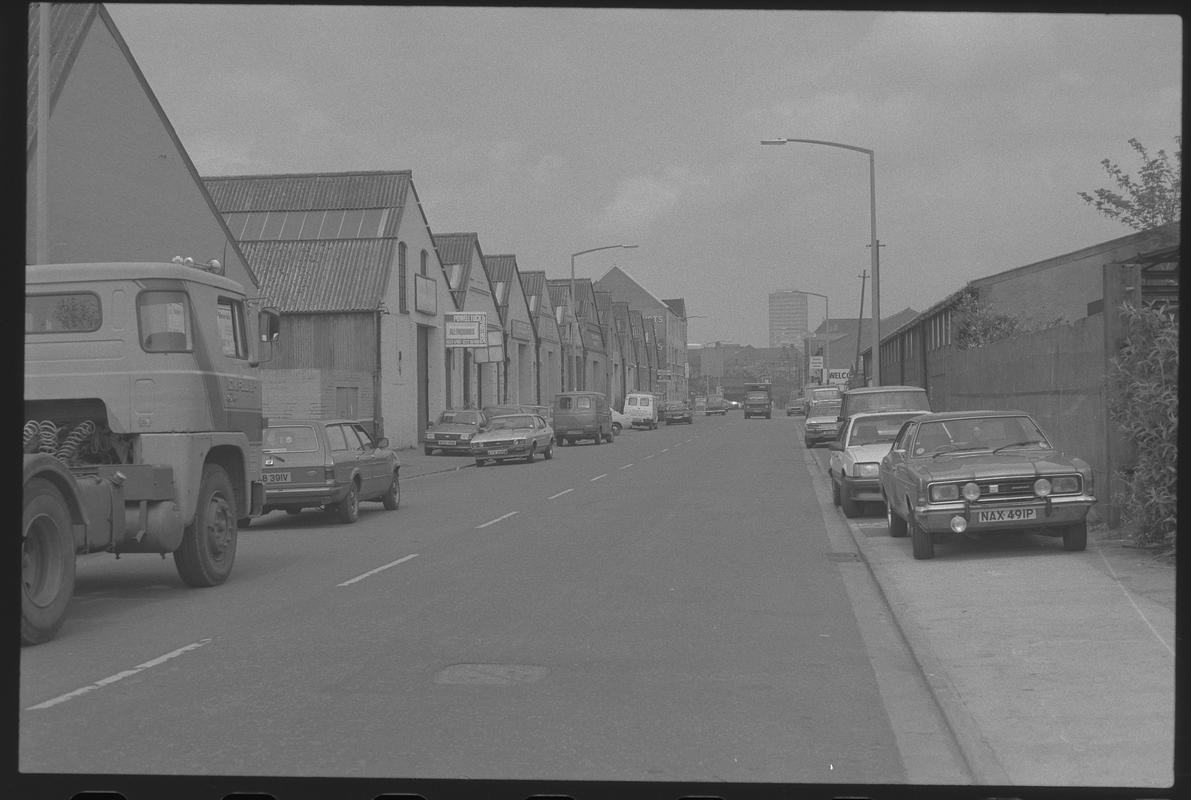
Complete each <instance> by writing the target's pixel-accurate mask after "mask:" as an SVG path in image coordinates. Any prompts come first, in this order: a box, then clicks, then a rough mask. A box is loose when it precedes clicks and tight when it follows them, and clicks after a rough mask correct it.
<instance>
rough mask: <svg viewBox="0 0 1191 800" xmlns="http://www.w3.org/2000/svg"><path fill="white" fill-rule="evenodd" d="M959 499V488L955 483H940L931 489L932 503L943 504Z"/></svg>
mask: <svg viewBox="0 0 1191 800" xmlns="http://www.w3.org/2000/svg"><path fill="white" fill-rule="evenodd" d="M958 499H959V487H958V486H956V485H955V484H954V483H938V484H935V485H934V486H932V487H930V500H931V502H932V503H942V502H945V501H947V500H958Z"/></svg>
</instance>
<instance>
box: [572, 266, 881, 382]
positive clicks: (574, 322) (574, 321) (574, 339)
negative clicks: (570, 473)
mask: <svg viewBox="0 0 1191 800" xmlns="http://www.w3.org/2000/svg"><path fill="white" fill-rule="evenodd" d="M636 247H637V245H635V244H607V245H604V246H603V247H593V248H591V249H590V250H580V251H579V252H578V253H571V296H570V297H569V298H567V303H568V304H569V305H570V307H571V324H572V325H574V328H573V333H574V334H575V335H574V336H572V337H571V348H572V351H571V391H575V389H577V388H578V387H577V386H576V385H575V353H574V348H575V347H576V342H577V341H578V337H579V335H580V331H579V319H578V317H576V316H575V257H576V256H582V255H586V254H587V253H595V252H598V251H600V250H616V249H618V248H619V249H624V250H632V249H634V248H636ZM874 285H875V284H874Z"/></svg>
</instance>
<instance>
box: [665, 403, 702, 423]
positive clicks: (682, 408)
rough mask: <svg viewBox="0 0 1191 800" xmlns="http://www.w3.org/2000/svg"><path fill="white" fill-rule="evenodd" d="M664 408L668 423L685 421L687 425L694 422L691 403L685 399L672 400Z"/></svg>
mask: <svg viewBox="0 0 1191 800" xmlns="http://www.w3.org/2000/svg"><path fill="white" fill-rule="evenodd" d="M662 408H663V413H664V414H665V420H666V424H667V425H673V424H674V423H675V422H685V423H686V424H687V425H692V424H694V417H693V416H692V414H691V404H690V403H688V402H686V401H685V400H670V401H668V402H667V403H666V404H665V405H664V406H662Z"/></svg>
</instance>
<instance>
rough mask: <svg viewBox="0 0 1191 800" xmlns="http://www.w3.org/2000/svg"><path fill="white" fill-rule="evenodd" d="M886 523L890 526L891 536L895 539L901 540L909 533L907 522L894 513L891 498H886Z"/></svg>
mask: <svg viewBox="0 0 1191 800" xmlns="http://www.w3.org/2000/svg"><path fill="white" fill-rule="evenodd" d="M885 522H886V523H887V524H888V525H889V535H890V536H892V537H893V538H895V539H900V538H902V537H903V536H905V535H906V533H908V531H907V529H906V521H905V520H904V519H902V518H901V517H899V516H898V515H897V514H896V513H895V512H894V511H893V506H891V505H890V504H889V498H885Z"/></svg>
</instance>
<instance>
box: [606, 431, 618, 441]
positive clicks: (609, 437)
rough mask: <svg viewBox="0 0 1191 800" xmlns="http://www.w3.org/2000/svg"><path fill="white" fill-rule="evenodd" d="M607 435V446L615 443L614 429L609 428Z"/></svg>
mask: <svg viewBox="0 0 1191 800" xmlns="http://www.w3.org/2000/svg"><path fill="white" fill-rule="evenodd" d="M607 435H608V444H612V443H613V442H615V441H616V428H609V429H608V434H607Z"/></svg>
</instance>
